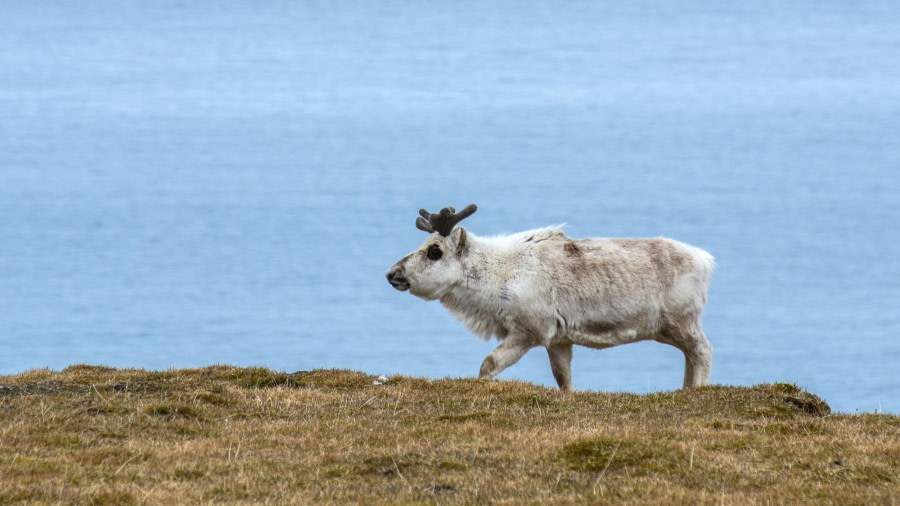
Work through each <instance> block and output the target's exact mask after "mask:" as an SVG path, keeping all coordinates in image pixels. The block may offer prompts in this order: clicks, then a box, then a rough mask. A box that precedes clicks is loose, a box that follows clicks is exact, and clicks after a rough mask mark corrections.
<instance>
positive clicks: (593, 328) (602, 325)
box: [582, 322, 620, 334]
mask: <svg viewBox="0 0 900 506" xmlns="http://www.w3.org/2000/svg"><path fill="white" fill-rule="evenodd" d="M619 327H620V325H619V324H618V323H615V322H588V323H586V324H584V326H583V327H582V328H584V331H585V332H587V333H588V334H606V333H608V332H613V331H615V330H618V329H619Z"/></svg>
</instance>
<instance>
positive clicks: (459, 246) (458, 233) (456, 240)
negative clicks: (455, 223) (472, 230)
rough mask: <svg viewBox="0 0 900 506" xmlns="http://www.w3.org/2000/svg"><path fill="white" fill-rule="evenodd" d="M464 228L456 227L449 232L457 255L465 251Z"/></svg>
mask: <svg viewBox="0 0 900 506" xmlns="http://www.w3.org/2000/svg"><path fill="white" fill-rule="evenodd" d="M466 239H467V238H466V229H464V228H462V227H456V228H454V229H453V232H451V233H450V242H451V243H452V244H454V245H455V248H454V249H455V250H456V254H457V255H462V254H463V253H465V251H466V246H467V244H466Z"/></svg>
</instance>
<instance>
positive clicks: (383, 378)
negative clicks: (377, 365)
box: [372, 374, 388, 385]
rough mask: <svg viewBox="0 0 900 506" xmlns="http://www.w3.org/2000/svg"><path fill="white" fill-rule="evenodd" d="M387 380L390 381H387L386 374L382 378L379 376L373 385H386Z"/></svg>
mask: <svg viewBox="0 0 900 506" xmlns="http://www.w3.org/2000/svg"><path fill="white" fill-rule="evenodd" d="M387 380H388V379H387V376H385V375H384V374H382V375H381V376H378V379H377V380H375V381H373V382H372V384H373V385H383V384H385V383H386V382H387Z"/></svg>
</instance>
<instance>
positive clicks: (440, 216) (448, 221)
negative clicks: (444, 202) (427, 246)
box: [416, 204, 478, 237]
mask: <svg viewBox="0 0 900 506" xmlns="http://www.w3.org/2000/svg"><path fill="white" fill-rule="evenodd" d="M477 209H478V206H476V205H475V204H469V205H467V206H466V207H465V208H464V209H463V210H462V211H460V212H458V213H457V212H456V209H454V208H452V207H445V208H443V209H441V211H440V212H439V213H429V212H428V211H426V210H424V209H419V214H420V216H419V217H418V218H416V228H418V229H419V230H424V231H425V232H428V233H429V234H432V233H434V232H437V233H439V234H441V235H442V236H444V237H447V236H448V235H450V231H451V230H453V227H455V226H456V224H457V223H459V222H461V221H462V220H464V219H466V218H468V217H469V216H471V215H472V213H474V212H475V211H476V210H477Z"/></svg>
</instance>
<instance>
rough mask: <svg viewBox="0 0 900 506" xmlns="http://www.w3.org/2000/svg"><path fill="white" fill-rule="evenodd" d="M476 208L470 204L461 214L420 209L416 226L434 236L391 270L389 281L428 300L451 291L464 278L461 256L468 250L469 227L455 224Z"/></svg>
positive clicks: (451, 209)
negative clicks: (467, 233)
mask: <svg viewBox="0 0 900 506" xmlns="http://www.w3.org/2000/svg"><path fill="white" fill-rule="evenodd" d="M476 209H478V208H477V207H476V206H475V204H469V205H468V206H466V207H465V209H463V210H461V211H460V212H459V213H457V212H456V209H454V208H452V207H445V208H443V209H441V210H440V212H438V213H429V212H428V211H426V210H424V209H422V210H420V211H419V215H420V216H419V217H418V218H417V219H416V228H418V229H419V230H423V231H425V232H428V233H429V234H431V235H430V236H429V237H428V239H426V240H425V242H424V243H422V245H421V246H419V249H417V250H415V251H413V252H412V253H410V254H408V255H406V256H405V257H403V258H401V259H400V260H399V261H398V262H397V263H396V264H394V266H393V267H391V268H390V270H388V272H387V280H388V283H390V284H391V286H393V287H394V288H396V289H397V290H400V291H406V290H409V292H410V293H412V294H413V295H415V296H417V297H421V298H423V299H425V300H434V299H440V298H441V297H443V296H444V295H445V294H446V293H447V292H449V291H450V290H451V289H452V288H453V287H454V286H455V285H456V284H457V283H459V282H460V281H462V279H463V269H462V264H461V263H460V259H461V257H462V255H464V254H465V251H466V229H464V228H462V227H459V228H455V229H454V228H453V227H455V226H456V224H457V223H459V222H460V221H462V220H463V219H465V218H467V217H468V216H470V215H471V214H472V213H474V212H475V210H476Z"/></svg>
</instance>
